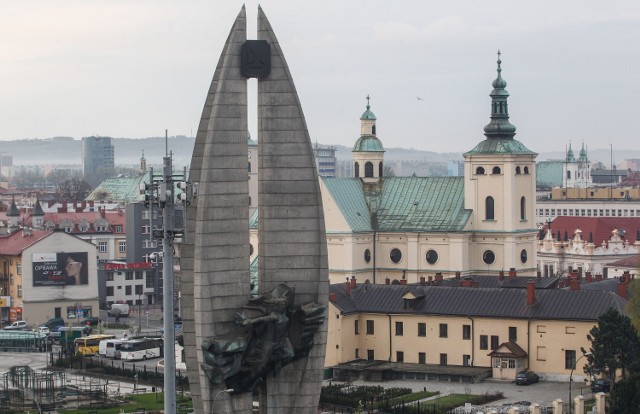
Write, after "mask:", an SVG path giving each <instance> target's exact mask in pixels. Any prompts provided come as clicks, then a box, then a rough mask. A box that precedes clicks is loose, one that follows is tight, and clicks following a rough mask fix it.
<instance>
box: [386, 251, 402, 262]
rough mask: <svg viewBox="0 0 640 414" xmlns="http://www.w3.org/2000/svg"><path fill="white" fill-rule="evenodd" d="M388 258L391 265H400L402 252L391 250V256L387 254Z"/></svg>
mask: <svg viewBox="0 0 640 414" xmlns="http://www.w3.org/2000/svg"><path fill="white" fill-rule="evenodd" d="M389 257H390V258H391V261H392V262H393V263H400V260H402V252H401V251H400V249H393V250H391V254H389Z"/></svg>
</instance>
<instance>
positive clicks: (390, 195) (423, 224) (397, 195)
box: [323, 177, 471, 232]
mask: <svg viewBox="0 0 640 414" xmlns="http://www.w3.org/2000/svg"><path fill="white" fill-rule="evenodd" d="M323 181H324V183H325V185H326V187H327V189H328V190H329V191H330V193H331V195H332V197H333V199H334V200H335V202H336V203H337V205H338V208H339V209H340V211H341V213H342V215H343V216H344V217H345V219H346V220H347V222H348V223H349V226H350V227H351V230H352V231H353V232H369V231H373V228H372V226H371V213H370V212H371V211H377V214H376V217H377V226H376V227H377V230H378V231H388V232H395V231H461V230H463V229H464V226H465V225H466V224H467V222H468V220H469V218H470V216H471V210H466V209H465V208H464V177H390V178H385V179H384V181H383V184H382V191H381V193H380V194H379V195H378V194H374V195H370V194H365V193H364V191H363V187H362V182H361V181H360V180H359V179H358V178H323Z"/></svg>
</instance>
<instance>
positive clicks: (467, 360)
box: [355, 348, 515, 368]
mask: <svg viewBox="0 0 640 414" xmlns="http://www.w3.org/2000/svg"><path fill="white" fill-rule="evenodd" d="M355 352H356V354H355V357H356V359H360V349H358V348H356V350H355ZM367 359H368V360H369V361H374V360H375V359H376V355H375V351H374V350H373V349H367ZM448 359H449V357H448V354H440V360H439V364H440V365H447V364H448ZM396 362H404V351H396ZM426 363H427V353H426V352H418V364H426ZM462 365H464V366H466V367H468V366H471V355H466V354H465V355H462ZM514 368H515V362H514Z"/></svg>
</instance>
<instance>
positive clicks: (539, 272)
mask: <svg viewBox="0 0 640 414" xmlns="http://www.w3.org/2000/svg"><path fill="white" fill-rule="evenodd" d="M536 277H537V278H541V277H542V272H541V271H540V270H538V271H537V272H536Z"/></svg>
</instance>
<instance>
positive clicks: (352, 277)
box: [349, 276, 356, 289]
mask: <svg viewBox="0 0 640 414" xmlns="http://www.w3.org/2000/svg"><path fill="white" fill-rule="evenodd" d="M349 283H351V289H355V288H356V277H355V276H351V280H350V281H349Z"/></svg>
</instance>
